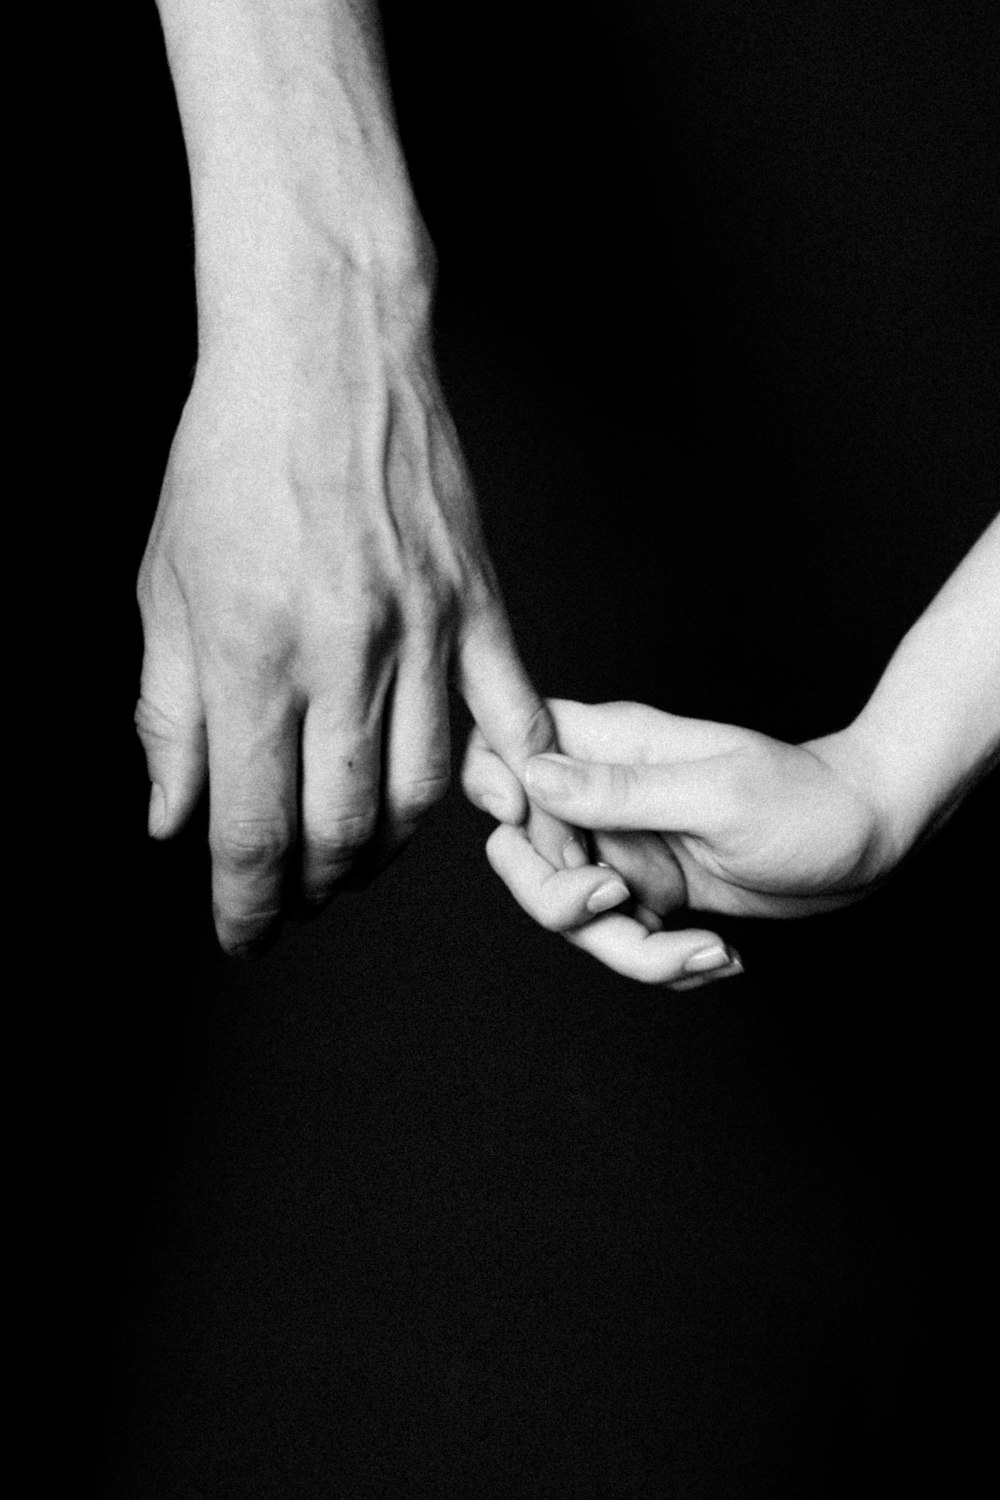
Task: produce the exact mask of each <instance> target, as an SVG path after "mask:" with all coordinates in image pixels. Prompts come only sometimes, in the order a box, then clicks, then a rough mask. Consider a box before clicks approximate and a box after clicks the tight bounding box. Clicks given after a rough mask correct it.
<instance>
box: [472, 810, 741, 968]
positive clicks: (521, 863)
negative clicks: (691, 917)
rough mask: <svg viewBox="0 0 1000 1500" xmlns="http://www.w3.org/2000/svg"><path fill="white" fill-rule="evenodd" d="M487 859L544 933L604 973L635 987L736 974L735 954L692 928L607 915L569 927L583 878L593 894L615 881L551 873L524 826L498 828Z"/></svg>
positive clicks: (597, 872) (591, 872)
mask: <svg viewBox="0 0 1000 1500" xmlns="http://www.w3.org/2000/svg"><path fill="white" fill-rule="evenodd" d="M486 853H487V857H488V859H489V862H490V864H491V866H492V867H493V869H494V870H495V871H496V873H497V874H498V875H499V876H500V878H501V880H503V882H504V884H505V885H506V886H507V888H508V890H509V891H510V893H511V895H512V896H513V897H514V899H515V901H517V903H518V905H519V906H521V907H522V908H523V910H524V911H526V912H527V913H528V915H529V916H531V917H534V919H535V921H536V922H538V923H540V925H541V926H543V927H547V928H548V929H549V930H550V931H558V932H562V933H563V934H564V936H565V937H566V938H567V939H568V940H569V941H570V942H572V943H573V944H574V946H576V947H579V948H581V949H582V950H583V951H584V952H585V953H589V954H590V955H591V956H592V957H593V958H596V959H598V960H599V961H600V962H601V963H603V964H605V965H606V966H607V967H608V968H610V969H613V970H615V972H616V973H618V974H623V975H625V977H626V978H628V979H635V980H638V981H639V982H640V983H642V984H671V985H672V984H676V983H678V982H679V983H681V984H683V985H685V987H687V985H688V982H689V981H693V982H692V983H691V985H690V987H691V988H694V987H695V982H696V983H697V984H704V983H707V982H708V981H709V979H710V978H711V979H714V978H723V977H729V976H730V975H733V974H736V973H739V972H741V970H742V966H741V964H740V961H739V957H738V955H737V954H736V953H735V951H734V950H733V949H732V948H728V947H727V946H726V944H725V943H723V941H722V939H721V938H720V937H718V935H717V934H715V933H713V932H708V931H705V930H703V929H698V928H693V929H688V930H686V931H684V932H662V931H659V930H656V928H655V926H654V927H653V929H652V930H651V929H650V926H647V925H645V924H644V922H643V921H640V920H638V919H637V918H636V917H635V916H629V915H626V914H623V913H621V912H618V911H615V910H610V911H607V913H606V914H605V915H597V916H592V917H591V919H590V920H589V921H587V922H586V923H585V924H584V925H583V926H575V925H574V922H575V914H576V912H577V911H578V910H579V904H580V897H581V890H582V888H583V887H584V883H585V881H586V882H587V883H589V884H590V886H591V889H592V890H594V891H596V890H597V889H599V887H600V883H601V880H602V879H603V880H605V881H607V880H608V879H614V880H617V877H616V876H614V874H613V872H612V871H609V870H605V869H600V868H598V869H586V870H584V869H581V870H559V871H557V870H553V869H552V867H551V866H550V865H549V864H548V862H547V861H546V860H545V859H543V858H542V856H541V855H540V854H539V853H538V852H537V850H536V849H534V848H533V847H532V845H531V843H530V841H529V839H528V838H527V835H526V834H525V832H524V830H523V829H520V828H511V827H508V826H507V825H506V824H501V825H500V826H499V827H498V828H496V829H494V831H493V833H492V834H491V835H490V837H489V839H488V841H487V844H486Z"/></svg>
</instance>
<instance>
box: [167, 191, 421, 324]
mask: <svg viewBox="0 0 1000 1500" xmlns="http://www.w3.org/2000/svg"><path fill="white" fill-rule="evenodd" d="M436 274H437V258H436V254H435V251H434V247H433V244H432V242H431V239H430V236H429V234H428V233H427V230H426V228H425V227H424V224H423V221H422V220H421V218H420V216H419V214H418V213H417V211H416V208H415V206H413V205H408V204H403V205H397V204H391V205H389V204H383V205H382V206H381V207H380V208H379V209H378V210H376V209H375V207H374V205H373V204H369V205H367V207H366V211H365V212H363V213H362V212H360V211H359V210H358V208H357V206H355V209H354V211H353V212H352V213H351V215H350V217H349V218H348V217H346V216H343V215H342V216H340V217H338V216H336V215H333V214H324V213H320V212H313V211H312V210H311V209H310V206H309V202H308V199H307V198H305V197H304V195H303V193H302V192H301V190H300V189H299V188H298V187H297V186H296V184H295V182H294V181H289V182H286V183H283V184H279V185H274V184H269V185H268V187H267V189H266V191H263V192H261V193H258V194H249V193H248V194H238V193H236V192H233V191H229V192H227V191H225V190H222V189H220V190H219V191H217V192H216V193H215V194H214V195H213V196H212V199H211V203H210V205H209V206H206V207H205V208H203V209H202V210H201V211H200V212H199V211H197V210H196V215H195V278H196V285H197V293H198V316H199V327H200V330H201V333H202V335H206V334H209V333H210V332H211V330H212V329H213V327H215V326H216V325H223V326H234V327H243V326H247V327H253V326H258V325H261V324H263V325H265V326H271V325H275V324H279V325H280V324H289V323H293V322H294V321H295V320H297V319H307V320H316V319H320V320H322V318H323V315H324V310H325V309H327V308H335V307H337V306H338V305H339V304H340V303H341V302H343V301H344V300H345V299H349V300H356V298H357V294H358V293H363V294H364V296H365V297H367V298H370V299H372V300H373V302H374V303H376V304H377V305H378V307H379V309H380V311H381V315H382V316H384V317H385V318H386V319H388V320H390V321H393V322H400V323H403V324H408V325H410V326H421V325H426V324H428V323H429V320H430V308H431V303H432V300H433V295H434V286H435V281H436Z"/></svg>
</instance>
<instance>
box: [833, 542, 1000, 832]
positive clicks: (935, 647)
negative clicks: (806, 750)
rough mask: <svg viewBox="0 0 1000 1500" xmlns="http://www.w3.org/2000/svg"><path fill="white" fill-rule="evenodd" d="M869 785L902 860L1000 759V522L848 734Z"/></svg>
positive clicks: (900, 653)
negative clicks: (882, 811)
mask: <svg viewBox="0 0 1000 1500" xmlns="http://www.w3.org/2000/svg"><path fill="white" fill-rule="evenodd" d="M831 738H832V739H839V740H841V741H843V742H845V743H847V744H848V745H849V748H850V753H851V755H853V756H856V757H858V763H859V764H860V765H861V766H862V767H863V770H864V774H866V775H867V777H868V778H869V781H870V784H871V785H872V787H873V790H874V792H875V795H876V796H877V798H878V801H879V804H880V806H881V807H882V808H883V810H884V815H885V818H886V820H887V825H888V828H887V831H888V843H889V845H890V847H891V849H892V853H893V857H894V858H895V859H898V858H901V857H902V856H903V855H904V854H906V853H907V852H908V851H909V850H910V849H911V848H912V847H913V846H914V845H915V844H916V843H918V842H919V841H920V840H921V839H922V838H924V837H925V836H926V835H927V834H928V833H930V832H932V831H933V830H934V829H935V828H936V827H937V826H938V825H939V824H940V823H941V822H943V821H944V819H945V818H947V817H948V815H949V814H950V813H951V812H952V811H953V809H954V808H955V807H956V806H957V805H958V803H959V802H960V801H961V800H962V798H963V797H964V795H965V793H966V792H967V791H968V790H969V788H970V787H971V786H972V785H974V784H975V782H976V781H978V780H979V779H980V777H981V776H983V775H984V774H985V773H986V772H987V771H988V770H989V769H990V768H991V767H992V766H993V765H995V764H996V763H997V760H998V758H1000V517H998V518H997V519H996V520H995V521H993V523H992V524H991V525H990V526H989V527H988V528H987V530H986V531H985V532H984V533H983V535H982V536H981V537H980V539H979V541H978V542H977V543H976V545H975V546H974V547H973V548H972V549H971V551H970V552H969V553H968V554H967V555H966V557H965V558H964V559H963V560H962V562H961V563H960V564H959V566H958V567H957V568H956V569H955V572H954V573H953V574H952V575H951V577H950V578H949V579H948V581H947V583H946V584H945V585H944V587H943V588H942V589H941V590H940V592H939V593H938V594H937V595H936V597H935V598H934V600H933V601H932V602H931V604H930V605H929V606H928V608H927V609H926V610H925V611H924V613H923V614H922V615H921V616H920V618H919V619H918V620H917V622H916V624H915V625H914V626H913V627H912V629H911V630H909V631H908V632H907V634H906V636H905V637H904V638H903V640H902V642H901V643H900V645H899V647H898V649H897V650H896V652H895V654H894V655H893V657H892V660H891V661H890V663H889V665H888V667H887V668H886V670H885V672H884V673H883V675H882V678H881V680H880V681H879V684H878V687H877V688H876V689H875V692H874V693H873V694H872V697H871V699H870V700H869V702H868V703H867V705H866V706H865V708H864V709H863V710H862V712H861V714H860V715H859V716H858V718H857V719H856V720H855V722H854V723H853V724H852V725H851V726H850V728H849V729H848V730H846V731H845V732H844V734H843V735H841V736H833V737H831Z"/></svg>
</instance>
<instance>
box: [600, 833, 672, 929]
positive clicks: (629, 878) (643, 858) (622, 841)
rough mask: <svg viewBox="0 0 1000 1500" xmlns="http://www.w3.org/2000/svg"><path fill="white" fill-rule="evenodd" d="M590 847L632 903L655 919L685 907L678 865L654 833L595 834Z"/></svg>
mask: <svg viewBox="0 0 1000 1500" xmlns="http://www.w3.org/2000/svg"><path fill="white" fill-rule="evenodd" d="M594 847H595V849H596V851H597V853H598V854H599V856H600V858H601V860H603V861H604V862H605V863H606V864H609V865H612V866H613V867H614V869H616V870H617V871H618V873H619V874H620V875H621V877H622V879H623V880H625V881H626V882H627V884H628V888H629V890H630V891H631V892H632V895H633V896H634V898H635V899H636V901H640V902H642V903H643V905H645V906H646V907H648V908H649V910H650V911H653V912H655V913H656V914H657V915H658V916H660V917H663V916H666V915H667V913H668V912H672V911H676V910H677V909H678V908H679V907H682V906H687V905H688V891H687V882H686V880H685V878H684V874H683V871H682V869H681V866H680V864H679V862H678V860H677V859H676V857H675V856H674V854H673V853H672V851H671V850H670V848H669V847H668V846H667V844H666V842H665V841H664V840H663V839H662V838H661V837H660V835H659V834H657V833H643V832H633V833H598V834H595V835H594Z"/></svg>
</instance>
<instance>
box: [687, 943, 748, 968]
mask: <svg viewBox="0 0 1000 1500" xmlns="http://www.w3.org/2000/svg"><path fill="white" fill-rule="evenodd" d="M732 963H735V965H736V966H738V968H741V969H742V965H741V962H739V954H738V953H736V950H735V948H726V947H724V945H723V944H721V942H717V944H712V947H711V948H699V950H697V953H693V954H691V956H690V957H688V959H685V960H684V972H685V974H708V971H709V969H724V968H726V966H727V965H732Z"/></svg>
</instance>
